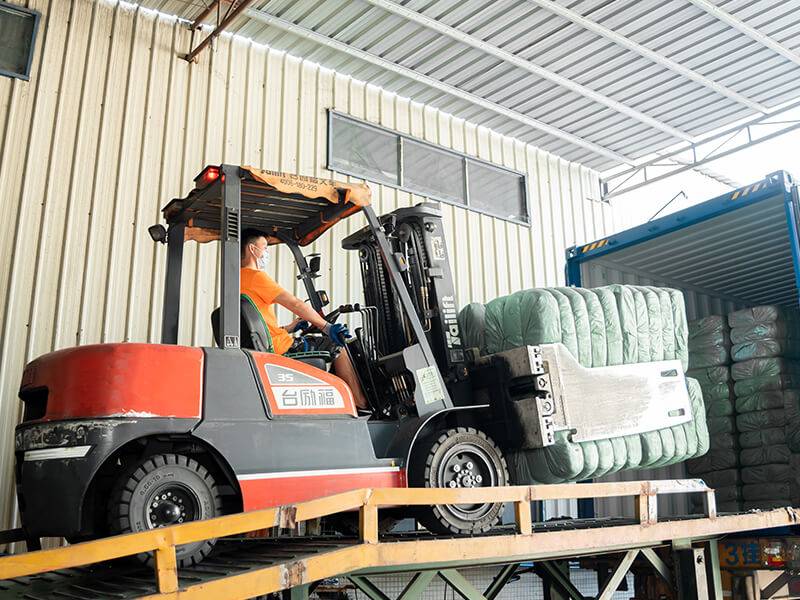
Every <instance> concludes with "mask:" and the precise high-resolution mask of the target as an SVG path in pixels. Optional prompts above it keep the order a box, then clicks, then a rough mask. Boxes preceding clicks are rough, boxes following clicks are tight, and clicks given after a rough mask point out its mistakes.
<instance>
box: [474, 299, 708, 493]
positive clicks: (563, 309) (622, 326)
mask: <svg viewBox="0 0 800 600" xmlns="http://www.w3.org/2000/svg"><path fill="white" fill-rule="evenodd" d="M459 325H460V328H461V333H462V336H463V339H464V344H465V346H466V347H468V348H477V349H479V351H480V352H481V354H484V355H485V354H493V353H495V352H501V351H503V350H509V349H512V348H517V347H520V346H525V345H537V344H548V343H561V344H563V345H564V346H565V347H566V348H567V350H568V351H569V352H570V353H571V354H572V355H573V356H574V357H575V358H576V359H577V361H578V362H579V363H580V364H581V365H583V366H585V367H603V366H611V365H620V364H630V363H637V362H650V361H660V360H672V359H677V360H680V361H681V364H682V367H683V369H684V370H685V369H686V366H687V364H688V341H687V335H688V329H687V323H686V310H685V306H684V301H683V295H682V294H681V293H680V292H678V291H676V290H670V289H665V288H655V287H648V286H625V285H612V286H606V287H601V288H595V289H582V288H537V289H531V290H524V291H521V292H516V293H514V294H511V295H508V296H503V297H501V298H496V299H495V300H492V301H491V302H489V303H487V304H486V305H485V306H482V305H480V304H475V303H473V304H469V305H467V306H466V307H464V309H462V310H461V312H460V314H459ZM687 387H688V389H689V397H690V400H691V406H692V416H693V420H692V421H690V422H688V423H685V424H683V425H679V426H674V427H669V428H663V429H660V430H656V431H651V432H647V433H643V434H639V435H630V436H620V437H616V438H609V439H604V440H595V441H591V442H572V441H570V440H569V433H568V432H566V431H562V432H558V433H557V434H556V443H555V444H554V445H552V446H549V447H547V448H539V449H533V450H525V451H517V452H510V453H508V456H507V459H508V463H509V469H510V470H511V472H512V478H513V481H514V482H516V483H520V484H528V483H561V482H568V481H580V480H583V479H591V478H596V477H600V476H602V475H606V474H608V473H614V472H616V471H620V470H622V469H634V468H649V467H657V466H665V465H670V464H675V463H677V462H681V461H684V460H686V459H687V458H690V457H693V456H699V455H702V454H704V453H705V452H706V451H707V450H708V445H709V438H708V428H707V426H706V423H705V406H704V404H703V395H702V390H701V389H700V386H699V385H698V383H697V382H696V381H694V380H691V379H687Z"/></svg>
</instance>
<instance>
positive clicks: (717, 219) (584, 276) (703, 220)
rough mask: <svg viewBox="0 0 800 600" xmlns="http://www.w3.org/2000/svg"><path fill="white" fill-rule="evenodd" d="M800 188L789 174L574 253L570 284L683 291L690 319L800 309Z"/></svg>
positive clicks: (571, 250)
mask: <svg viewBox="0 0 800 600" xmlns="http://www.w3.org/2000/svg"><path fill="white" fill-rule="evenodd" d="M799 200H800V196H798V186H797V184H795V183H794V182H793V181H792V178H791V176H790V175H789V174H788V173H786V172H785V171H778V172H776V173H772V174H770V175H768V176H767V177H765V178H764V179H762V180H761V181H758V182H756V183H754V184H752V185H748V186H746V187H743V188H740V189H738V190H735V191H733V192H731V193H728V194H724V195H722V196H718V197H717V198H713V199H711V200H708V201H706V202H702V203H700V204H697V205H695V206H692V207H690V208H687V209H685V210H682V211H679V212H676V213H673V214H670V215H667V216H665V217H662V218H660V219H657V220H654V221H650V222H649V223H645V224H644V225H640V226H638V227H634V228H632V229H628V230H626V231H623V232H621V233H618V234H616V235H612V236H610V237H607V238H603V239H600V240H597V241H595V242H590V243H588V244H583V245H581V246H574V247H572V248H569V249H568V250H567V267H566V269H567V274H566V275H567V283H568V284H569V285H575V286H583V287H597V286H601V285H607V284H612V283H630V284H639V285H659V286H667V287H672V288H677V289H680V290H683V292H684V295H685V297H686V308H687V312H688V314H689V318H690V319H698V318H701V317H704V316H708V315H711V314H724V313H727V312H729V311H731V310H734V309H737V308H743V307H747V306H756V305H759V304H780V305H784V306H798V301H799V299H798V287H800V268H798V267H799V266H800V245H799V243H798V221H800V219H798V216H799V215H800V201H799Z"/></svg>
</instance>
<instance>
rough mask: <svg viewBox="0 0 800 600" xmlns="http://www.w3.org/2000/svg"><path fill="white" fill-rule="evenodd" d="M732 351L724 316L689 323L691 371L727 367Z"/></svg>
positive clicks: (714, 316)
mask: <svg viewBox="0 0 800 600" xmlns="http://www.w3.org/2000/svg"><path fill="white" fill-rule="evenodd" d="M730 350H731V336H730V328H729V327H728V320H727V319H726V318H725V317H724V316H723V315H712V316H710V317H705V318H703V319H698V320H696V321H690V322H689V369H701V368H704V367H715V366H719V365H727V364H729V363H730V360H731V354H730ZM701 385H702V382H701Z"/></svg>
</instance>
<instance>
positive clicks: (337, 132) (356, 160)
mask: <svg viewBox="0 0 800 600" xmlns="http://www.w3.org/2000/svg"><path fill="white" fill-rule="evenodd" d="M329 119H330V120H329V124H330V136H331V137H330V140H329V145H330V152H329V155H328V168H329V169H330V170H331V171H338V172H340V173H345V174H347V175H353V176H354V177H362V178H364V179H367V180H372V181H376V182H378V183H385V184H388V185H392V186H396V187H399V188H400V189H403V190H406V191H409V192H413V193H415V194H420V195H422V196H427V197H428V198H430V199H431V200H440V201H443V202H449V203H450V204H459V205H462V206H463V205H466V206H467V208H472V209H474V210H477V211H480V212H482V213H485V214H488V215H491V216H493V217H498V218H501V219H506V220H510V221H516V222H523V223H529V222H530V215H529V214H528V204H527V199H526V195H525V194H526V192H525V178H524V177H523V176H522V175H520V174H519V173H515V172H514V171H510V170H508V169H504V168H503V167H499V166H493V165H490V164H487V163H484V162H481V161H478V160H474V159H472V158H469V157H466V156H464V155H463V154H461V153H459V152H455V151H453V150H448V149H447V148H442V147H441V146H436V145H434V144H430V143H428V142H423V141H422V140H416V139H413V138H411V137H409V136H407V135H404V134H401V133H395V132H393V131H387V130H386V129H383V128H381V127H377V126H375V125H371V124H370V123H365V122H363V121H358V120H356V119H352V118H350V117H346V116H344V115H339V114H337V113H334V112H333V111H331V112H330V113H329ZM467 192H469V193H467Z"/></svg>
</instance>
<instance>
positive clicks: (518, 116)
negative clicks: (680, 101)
mask: <svg viewBox="0 0 800 600" xmlns="http://www.w3.org/2000/svg"><path fill="white" fill-rule="evenodd" d="M246 14H247V16H248V17H250V18H251V19H254V20H256V21H260V22H261V23H264V24H265V25H271V26H273V27H276V28H278V29H281V30H283V31H286V32H289V33H292V34H294V35H296V36H298V37H301V38H304V39H307V40H311V41H313V42H316V43H318V44H322V45H325V46H328V47H329V48H333V49H334V50H337V51H339V52H342V53H344V54H348V55H350V56H352V57H354V58H358V59H359V60H362V61H364V62H367V63H370V64H373V65H376V66H378V67H380V68H382V69H385V70H387V71H391V72H393V73H396V74H398V75H402V76H403V77H407V78H409V79H411V80H412V81H418V82H420V83H423V84H425V85H427V86H428V87H431V88H433V89H436V90H438V91H440V92H442V93H445V94H448V95H450V96H453V97H455V98H458V99H460V100H465V101H467V102H469V103H471V104H474V105H476V106H480V107H481V108H483V109H484V110H489V111H491V112H494V113H496V114H498V115H501V116H503V117H506V118H507V119H511V120H513V121H516V122H517V123H520V124H522V125H525V126H526V127H531V128H533V129H538V130H539V131H541V132H543V133H546V134H548V135H552V136H553V137H557V138H559V139H561V140H564V141H566V142H569V143H570V144H573V145H575V146H578V147H580V148H584V149H586V150H589V151H590V152H593V153H594V154H597V155H599V156H603V157H605V158H608V159H611V160H613V161H615V162H618V163H624V164H629V165H630V164H633V163H634V161H633V159H632V158H629V157H627V156H623V155H621V154H618V153H617V152H614V151H613V150H610V149H608V148H605V147H603V146H600V145H599V144H596V143H594V142H591V141H589V140H585V139H583V138H581V137H579V136H577V135H575V134H572V133H569V132H567V131H564V130H563V129H559V128H557V127H554V126H552V125H549V124H547V123H545V122H543V121H540V120H538V119H534V118H533V117H529V116H527V115H524V114H522V113H519V112H517V111H515V110H511V109H509V108H506V107H505V106H501V105H500V104H497V103H495V102H491V101H489V100H486V99H485V98H481V97H480V96H476V95H475V94H470V93H469V92H466V91H464V90H462V89H459V88H457V87H455V86H452V85H450V84H447V83H444V82H442V81H440V80H438V79H435V78H433V77H429V76H428V75H423V74H422V73H418V72H417V71H414V70H413V69H409V68H407V67H403V66H401V65H398V64H396V63H393V62H391V61H389V60H386V59H385V58H381V57H380V56H377V55H375V54H371V53H369V52H366V51H364V50H360V49H359V48H354V47H353V46H350V45H349V44H345V43H344V42H340V41H339V40H335V39H333V38H330V37H328V36H326V35H322V34H321V33H317V32H316V31H312V30H311V29H307V28H305V27H302V26H300V25H297V24H296V23H292V22H290V21H287V20H285V19H282V18H280V17H276V16H275V15H272V14H270V13H267V12H265V11H263V10H257V9H248V10H247V13H246Z"/></svg>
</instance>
